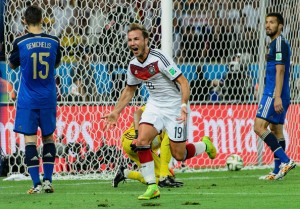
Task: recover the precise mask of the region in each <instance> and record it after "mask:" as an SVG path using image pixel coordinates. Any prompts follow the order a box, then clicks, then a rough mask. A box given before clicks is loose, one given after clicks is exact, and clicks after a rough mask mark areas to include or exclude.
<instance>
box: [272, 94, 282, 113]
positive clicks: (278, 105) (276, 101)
mask: <svg viewBox="0 0 300 209" xmlns="http://www.w3.org/2000/svg"><path fill="white" fill-rule="evenodd" d="M274 108H275V111H276V112H277V113H278V114H280V113H283V111H284V109H283V106H282V99H281V98H280V97H275V99H274Z"/></svg>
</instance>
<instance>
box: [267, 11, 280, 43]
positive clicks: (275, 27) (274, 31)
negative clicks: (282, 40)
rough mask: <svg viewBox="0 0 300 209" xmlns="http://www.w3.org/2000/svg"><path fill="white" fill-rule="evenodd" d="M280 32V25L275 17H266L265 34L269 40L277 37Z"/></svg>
mask: <svg viewBox="0 0 300 209" xmlns="http://www.w3.org/2000/svg"><path fill="white" fill-rule="evenodd" d="M281 30H282V25H281V24H279V23H278V21H277V17H272V16H271V17H266V34H267V36H270V37H271V38H272V37H274V36H276V35H279V34H280V33H281Z"/></svg>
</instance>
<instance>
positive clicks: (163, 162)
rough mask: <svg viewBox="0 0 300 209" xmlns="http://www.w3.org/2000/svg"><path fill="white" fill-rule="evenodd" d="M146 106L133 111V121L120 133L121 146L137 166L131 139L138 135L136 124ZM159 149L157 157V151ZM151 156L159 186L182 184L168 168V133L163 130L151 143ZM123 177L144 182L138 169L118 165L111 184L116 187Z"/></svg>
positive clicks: (137, 159) (139, 164) (169, 156)
mask: <svg viewBox="0 0 300 209" xmlns="http://www.w3.org/2000/svg"><path fill="white" fill-rule="evenodd" d="M145 107H146V106H142V107H141V108H139V109H138V110H136V111H135V112H134V117H133V118H134V121H133V122H132V124H131V126H130V127H129V128H128V129H127V130H126V131H125V132H124V133H123V135H122V147H123V150H124V151H125V152H126V154H127V155H128V157H129V158H130V159H131V160H132V161H134V162H135V163H136V164H137V165H138V167H140V166H141V163H140V161H139V158H138V155H137V153H136V152H135V151H134V148H133V146H132V144H134V143H133V141H134V140H136V139H137V137H138V126H139V121H140V119H141V116H142V113H143V112H144V110H145ZM158 149H160V154H159V157H158V156H157V151H158ZM151 150H152V157H153V160H154V167H155V169H154V171H155V176H156V182H157V183H158V186H159V187H180V186H183V183H182V182H178V181H175V179H174V174H173V173H172V172H171V171H170V169H169V163H170V160H171V151H170V141H169V137H168V134H167V133H166V132H165V131H164V130H163V131H162V133H161V134H159V135H157V136H156V137H155V139H154V140H153V141H152V144H151ZM125 179H133V180H138V181H140V182H142V183H146V181H145V179H144V177H143V176H142V174H141V173H140V172H139V171H133V170H129V169H125V168H124V167H123V166H120V167H119V169H118V171H117V173H116V175H115V177H114V179H113V180H112V186H113V187H118V184H119V182H121V181H124V180H125Z"/></svg>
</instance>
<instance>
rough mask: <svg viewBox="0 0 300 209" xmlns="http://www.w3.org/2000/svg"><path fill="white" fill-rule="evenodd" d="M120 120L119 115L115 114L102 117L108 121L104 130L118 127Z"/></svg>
mask: <svg viewBox="0 0 300 209" xmlns="http://www.w3.org/2000/svg"><path fill="white" fill-rule="evenodd" d="M118 118H119V114H118V113H115V112H111V113H109V114H107V115H104V116H102V117H101V119H106V123H105V126H104V130H105V131H107V130H108V129H110V128H114V127H115V126H116V125H117V121H118Z"/></svg>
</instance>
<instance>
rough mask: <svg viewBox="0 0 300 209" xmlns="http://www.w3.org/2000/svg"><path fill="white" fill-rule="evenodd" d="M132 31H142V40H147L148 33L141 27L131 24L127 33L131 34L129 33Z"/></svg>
mask: <svg viewBox="0 0 300 209" xmlns="http://www.w3.org/2000/svg"><path fill="white" fill-rule="evenodd" d="M134 30H140V31H142V34H143V37H144V38H149V32H148V30H147V29H146V28H145V27H144V26H143V25H141V24H138V23H131V24H130V25H129V28H128V31H127V33H129V32H131V31H134Z"/></svg>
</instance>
